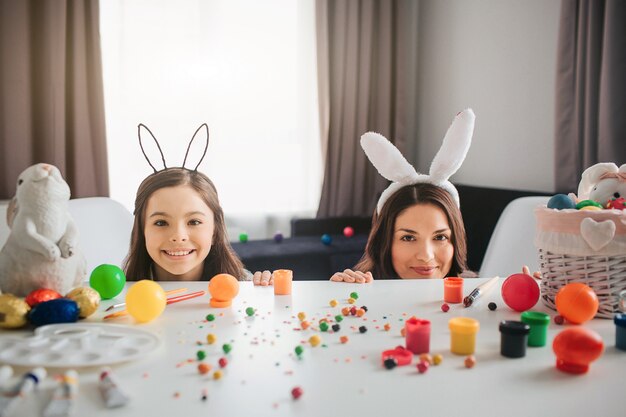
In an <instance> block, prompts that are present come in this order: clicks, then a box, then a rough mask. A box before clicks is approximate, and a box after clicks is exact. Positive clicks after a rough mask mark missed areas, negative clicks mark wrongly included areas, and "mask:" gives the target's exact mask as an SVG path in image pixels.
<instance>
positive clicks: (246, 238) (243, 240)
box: [239, 233, 248, 243]
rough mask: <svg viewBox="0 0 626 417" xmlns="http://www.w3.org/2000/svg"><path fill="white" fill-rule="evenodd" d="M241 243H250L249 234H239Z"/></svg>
mask: <svg viewBox="0 0 626 417" xmlns="http://www.w3.org/2000/svg"><path fill="white" fill-rule="evenodd" d="M239 241H240V242H241V243H246V242H247V241H248V234H247V233H240V234H239Z"/></svg>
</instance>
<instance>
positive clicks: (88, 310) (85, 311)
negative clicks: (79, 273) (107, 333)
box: [65, 287, 100, 319]
mask: <svg viewBox="0 0 626 417" xmlns="http://www.w3.org/2000/svg"><path fill="white" fill-rule="evenodd" d="M65 298H68V299H70V300H74V301H76V304H78V310H79V313H78V314H79V316H80V318H81V319H84V318H86V317H89V316H91V315H92V314H93V313H95V312H96V310H98V306H99V305H100V293H98V291H96V290H94V289H93V288H90V287H77V288H74V289H73V290H72V291H70V292H69V293H68V294H67V295H66V296H65Z"/></svg>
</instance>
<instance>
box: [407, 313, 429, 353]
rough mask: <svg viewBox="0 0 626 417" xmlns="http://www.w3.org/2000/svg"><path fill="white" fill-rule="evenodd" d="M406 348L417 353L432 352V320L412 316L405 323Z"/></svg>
mask: <svg viewBox="0 0 626 417" xmlns="http://www.w3.org/2000/svg"><path fill="white" fill-rule="evenodd" d="M404 328H405V330H406V336H405V340H406V348H407V349H408V350H410V351H411V352H413V354H415V355H420V354H422V353H428V352H430V321H428V320H422V319H418V318H415V317H411V318H410V319H408V320H407V321H406V322H405V323H404Z"/></svg>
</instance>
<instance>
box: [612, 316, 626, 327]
mask: <svg viewBox="0 0 626 417" xmlns="http://www.w3.org/2000/svg"><path fill="white" fill-rule="evenodd" d="M613 321H614V322H615V325H616V326H619V327H626V314H622V313H617V314H616V315H615V317H614V318H613Z"/></svg>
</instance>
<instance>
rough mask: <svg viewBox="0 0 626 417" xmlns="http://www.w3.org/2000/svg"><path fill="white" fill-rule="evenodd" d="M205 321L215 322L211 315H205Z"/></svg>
mask: <svg viewBox="0 0 626 417" xmlns="http://www.w3.org/2000/svg"><path fill="white" fill-rule="evenodd" d="M206 320H207V321H213V320H215V316H214V315H213V314H207V316H206Z"/></svg>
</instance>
